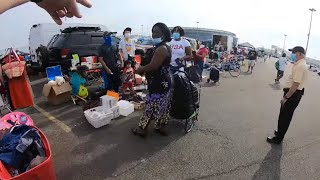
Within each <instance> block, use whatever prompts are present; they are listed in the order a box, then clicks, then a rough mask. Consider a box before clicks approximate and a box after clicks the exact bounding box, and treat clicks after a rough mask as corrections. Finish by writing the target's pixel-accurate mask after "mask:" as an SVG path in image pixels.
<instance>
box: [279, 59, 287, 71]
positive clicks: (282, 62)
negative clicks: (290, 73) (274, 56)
mask: <svg viewBox="0 0 320 180" xmlns="http://www.w3.org/2000/svg"><path fill="white" fill-rule="evenodd" d="M286 65H287V58H285V57H280V58H279V70H280V71H284V70H285V69H286Z"/></svg>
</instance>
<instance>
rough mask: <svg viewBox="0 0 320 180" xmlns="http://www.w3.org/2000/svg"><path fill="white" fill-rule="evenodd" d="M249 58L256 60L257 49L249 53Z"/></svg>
mask: <svg viewBox="0 0 320 180" xmlns="http://www.w3.org/2000/svg"><path fill="white" fill-rule="evenodd" d="M248 57H249V60H256V59H257V57H258V53H257V51H254V50H250V51H249V53H248Z"/></svg>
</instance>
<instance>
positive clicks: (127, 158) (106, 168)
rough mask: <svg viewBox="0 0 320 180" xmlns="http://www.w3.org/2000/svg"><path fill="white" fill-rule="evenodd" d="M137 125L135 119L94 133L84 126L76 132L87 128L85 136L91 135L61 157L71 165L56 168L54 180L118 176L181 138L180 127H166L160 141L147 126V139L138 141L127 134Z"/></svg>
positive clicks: (130, 134)
mask: <svg viewBox="0 0 320 180" xmlns="http://www.w3.org/2000/svg"><path fill="white" fill-rule="evenodd" d="M138 121H139V117H135V118H133V119H131V120H129V121H125V122H124V123H122V124H120V125H117V126H113V125H112V124H111V125H110V126H106V127H103V128H101V129H94V128H93V127H92V128H88V127H87V125H84V126H83V127H82V128H80V129H79V128H77V129H78V130H77V131H78V132H79V131H80V130H85V129H86V128H88V129H87V132H86V134H90V133H91V134H90V135H89V136H88V137H89V138H88V139H87V140H86V141H85V142H81V143H80V144H78V145H77V146H75V147H74V148H73V149H72V151H71V153H70V154H66V155H65V156H68V160H69V163H71V164H69V165H68V166H66V167H64V168H60V171H59V172H57V174H58V179H69V180H70V179H83V177H90V178H89V179H106V178H107V177H116V176H120V175H121V174H124V173H127V172H128V171H130V170H132V169H133V168H135V167H136V166H138V165H139V164H142V163H144V162H145V161H147V159H148V158H149V157H150V156H152V155H153V154H156V153H157V152H159V151H161V150H162V149H164V148H165V147H166V146H168V145H169V144H170V143H171V142H173V141H176V140H178V139H179V138H181V137H182V136H183V135H184V131H183V128H182V127H183V126H182V125H180V123H177V122H174V121H171V122H170V123H169V124H168V129H169V132H170V136H168V137H162V136H161V135H158V134H156V133H154V132H153V130H152V128H153V124H152V123H151V124H150V127H149V135H148V137H146V138H141V137H138V136H135V135H133V134H132V133H131V131H130V129H131V128H134V127H136V126H137V124H138ZM66 161H67V160H66ZM86 179H88V178H86Z"/></svg>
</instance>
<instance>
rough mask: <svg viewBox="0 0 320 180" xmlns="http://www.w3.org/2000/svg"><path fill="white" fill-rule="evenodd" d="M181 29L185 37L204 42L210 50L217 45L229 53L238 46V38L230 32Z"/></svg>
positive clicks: (191, 28) (190, 28)
mask: <svg viewBox="0 0 320 180" xmlns="http://www.w3.org/2000/svg"><path fill="white" fill-rule="evenodd" d="M170 29H172V28H170ZM183 29H184V31H185V36H186V37H189V38H193V39H197V40H199V41H201V42H205V43H206V44H207V46H208V47H209V48H210V49H211V48H214V46H216V45H219V46H221V47H223V49H224V50H228V51H230V50H232V48H233V47H235V46H237V44H238V38H237V37H236V34H234V33H232V32H228V31H222V30H217V29H205V28H193V27H183Z"/></svg>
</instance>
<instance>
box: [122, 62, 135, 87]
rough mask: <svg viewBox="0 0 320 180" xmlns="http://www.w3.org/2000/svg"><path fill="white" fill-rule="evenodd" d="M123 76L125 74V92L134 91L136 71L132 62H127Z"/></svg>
mask: <svg viewBox="0 0 320 180" xmlns="http://www.w3.org/2000/svg"><path fill="white" fill-rule="evenodd" d="M123 74H124V81H123V90H124V91H126V90H130V91H133V80H134V70H133V68H132V62H131V61H126V62H125V68H124V70H123Z"/></svg>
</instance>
